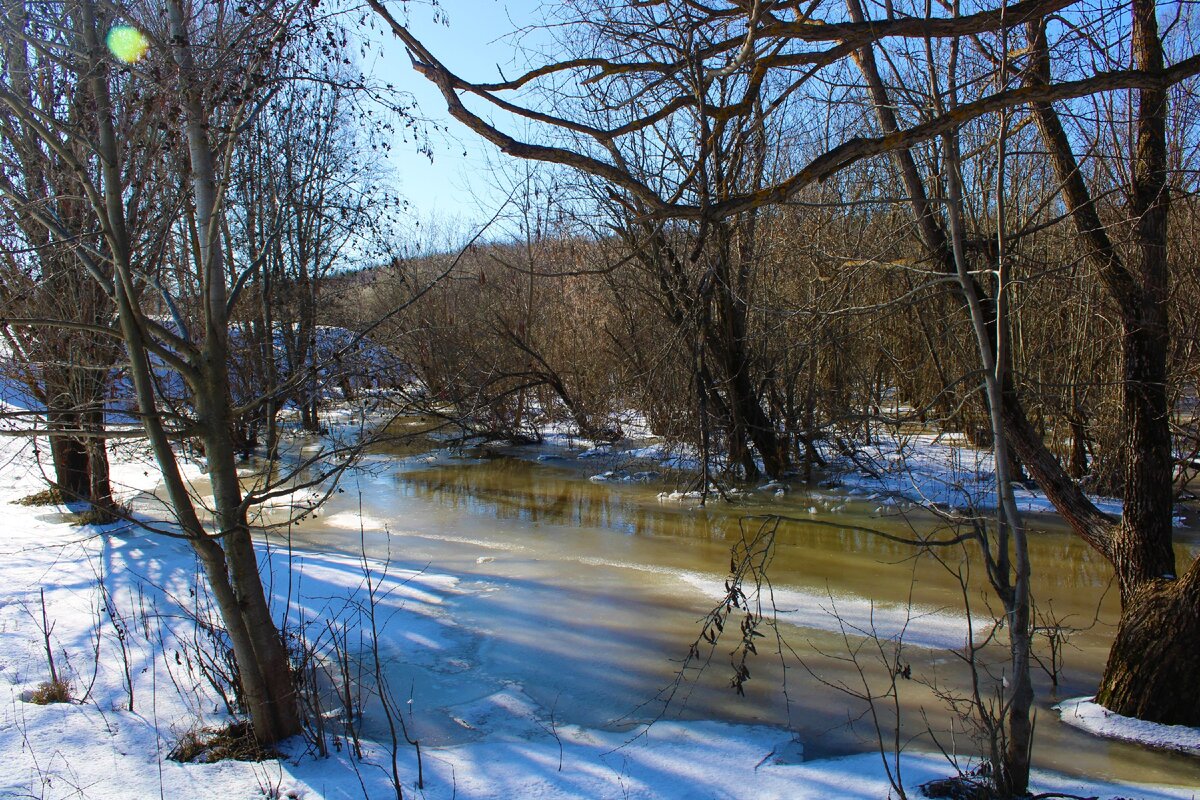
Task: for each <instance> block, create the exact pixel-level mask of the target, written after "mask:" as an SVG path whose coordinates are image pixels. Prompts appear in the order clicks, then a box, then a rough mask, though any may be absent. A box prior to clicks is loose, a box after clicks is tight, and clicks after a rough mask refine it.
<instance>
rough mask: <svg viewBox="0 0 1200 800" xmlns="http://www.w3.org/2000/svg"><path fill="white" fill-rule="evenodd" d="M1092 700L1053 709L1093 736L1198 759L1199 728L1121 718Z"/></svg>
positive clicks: (1070, 703) (1089, 698)
mask: <svg viewBox="0 0 1200 800" xmlns="http://www.w3.org/2000/svg"><path fill="white" fill-rule="evenodd" d="M1094 700H1095V698H1093V697H1076V698H1075V699H1073V700H1066V701H1064V702H1062V703H1059V704H1058V705H1057V706H1055V707H1054V709H1055V710H1056V711H1058V713H1059V715H1060V716H1061V717H1062V720H1063V722H1065V723H1067V724H1068V725H1074V726H1075V727H1077V728H1082V729H1083V730H1085V731H1087V732H1088V733H1092V734H1095V735H1096V736H1105V737H1107V738H1109V739H1122V740H1124V741H1127V742H1140V743H1142V744H1148V745H1151V746H1153V747H1158V748H1161V749H1164V750H1176V751H1178V752H1180V753H1188V754H1189V755H1193V756H1200V728H1189V727H1187V726H1185V725H1162V724H1160V723H1157V722H1146V721H1144V720H1140V719H1133V718H1131V717H1123V716H1121V715H1120V714H1115V713H1113V712H1112V711H1109V710H1108V709H1107V708H1105V707H1104V706H1102V705H1099V704H1097V703H1095V702H1093V701H1094Z"/></svg>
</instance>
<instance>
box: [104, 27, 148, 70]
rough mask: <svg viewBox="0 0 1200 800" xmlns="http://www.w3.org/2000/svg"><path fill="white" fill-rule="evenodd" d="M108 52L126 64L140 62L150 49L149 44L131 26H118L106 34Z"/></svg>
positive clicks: (140, 33)
mask: <svg viewBox="0 0 1200 800" xmlns="http://www.w3.org/2000/svg"><path fill="white" fill-rule="evenodd" d="M106 42H107V44H108V49H109V51H110V52H111V53H112V54H113V55H114V56H116V57H117V58H118V59H119V60H121V61H124V62H125V63H126V64H132V63H134V62H135V61H141V60H142V57H143V56H145V55H146V51H147V50H149V49H150V42H148V41H147V40H146V37H145V36H144V35H143V34H142V32H141V31H139V30H138V29H137V28H135V27H133V26H132V25H118V26H116V27H115V28H113V29H112V30H110V31H109V32H108V38H107V39H106Z"/></svg>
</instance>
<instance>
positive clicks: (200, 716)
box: [0, 440, 1191, 800]
mask: <svg viewBox="0 0 1200 800" xmlns="http://www.w3.org/2000/svg"><path fill="white" fill-rule="evenodd" d="M30 456H31V454H30V452H29V450H28V449H27V448H26V449H24V450H23V451H22V450H21V445H20V443H19V442H17V441H15V440H7V441H0V514H3V515H4V518H5V520H6V521H7V522H8V524H7V525H6V528H7V533H6V536H5V537H4V539H3V543H2V544H0V797H10V796H11V797H22V796H33V797H89V798H100V799H101V800H107V799H108V798H143V797H155V796H161V797H168V796H169V797H178V796H188V797H196V798H209V797H211V798H231V797H232V798H240V797H246V798H249V797H263V796H268V797H289V796H290V797H305V798H320V797H330V798H334V797H337V798H341V797H347V798H353V797H368V798H376V797H388V796H395V793H394V790H393V788H392V787H391V785H390V783H389V773H390V760H391V757H390V753H389V751H388V749H387V748H386V747H385V746H383V745H381V744H379V743H367V745H366V747H365V752H364V755H365V760H364V761H362V762H359V761H357V760H356V759H354V758H351V757H350V756H349V754H348V752H347V750H346V749H344V748H343V749H342V750H341V751H340V752H336V751H335V752H334V753H333V754H332V756H331V757H329V758H316V757H314V756H313V755H312V754H311V753H308V752H307V751H306V748H305V747H304V745H303V743H301V742H295V743H292V744H291V745H290V746H289V747H287V748H286V753H287V755H288V757H287V758H284V759H280V760H277V761H269V762H263V763H260V764H247V763H236V762H224V763H219V764H186V765H185V764H178V763H175V762H172V761H169V760H167V759H166V757H165V756H166V753H167V752H168V751H169V750H170V748H171V746H172V745H173V744H174V743H175V740H176V739H177V738H178V736H179V735H181V734H182V733H183V732H185V731H187V730H189V729H192V728H193V727H195V726H197V725H200V724H204V725H216V724H220V723H221V722H222V721H224V719H225V717H224V716H223V714H222V713H221V711H220V710H219V708H218V709H216V710H214V708H215V700H216V698H214V697H213V696H212V692H211V691H210V690H209V689H207V687H206V686H205V683H204V681H203V679H202V678H200V677H199V676H198V675H197V674H196V673H195V672H194V671H193V670H192V669H189V666H190V662H189V657H190V653H189V652H188V647H189V646H190V645H191V640H190V638H189V637H190V636H192V635H193V632H194V630H195V628H194V626H193V625H191V624H190V623H189V620H188V614H189V612H190V611H191V607H192V604H193V602H194V601H193V600H192V592H193V591H195V589H196V577H195V564H194V559H193V557H192V556H191V554H190V552H189V550H188V548H187V546H186V543H185V542H182V541H179V540H176V539H170V538H165V537H161V536H154V535H152V534H148V533H145V532H143V531H141V530H140V529H135V528H126V527H121V526H111V527H109V528H107V529H103V530H100V529H95V528H83V527H73V526H72V525H71V524H70V523H69V522H68V521H66V520H65V519H64V517H63V513H62V510H61V509H55V508H53V507H40V508H38V507H27V506H18V505H13V504H12V502H13V501H14V500H16V499H17V498H20V497H23V496H25V495H28V494H31V493H33V492H35V491H38V490H40V489H41V488H42V486H41V485H40V483H39V473H38V472H37V471H36V469H32V468H31V463H30ZM193 477H197V473H193ZM114 478H115V481H116V482H117V483H118V484H119V485H121V486H122V487H124V488H123V489H122V494H123V499H125V500H131V499H134V498H135V496H136V495H137V493H138V492H140V491H144V490H147V489H150V488H152V487H153V486H154V485H155V483H156V482H157V480H156V475H155V473H154V470H153V468H152V467H151V465H150V464H149V463H147V462H145V461H144V460H140V457H139V456H138V454H137V451H135V450H134V449H132V448H129V449H123V450H121V451H118V452H115V453H114ZM135 508H136V509H137V510H138V511H139V513H142V514H145V515H150V514H159V515H161V514H162V511H161V509H158V510H157V512H156V509H155V507H154V506H153V505H151V504H150V503H148V502H146V501H145V500H139V501H137V503H136V505H135ZM326 522H327V524H331V525H333V526H334V527H339V528H342V529H346V530H354V529H356V528H358V527H359V526H360V525H361V526H363V527H367V528H378V527H381V526H382V525H383V524H384V523H385V522H386V520H383V519H381V518H376V519H371V518H370V517H369V516H367V517H362V516H361V515H355V514H352V513H346V512H338V513H337V514H336V515H332V516H331V517H329V518H327V519H326ZM446 533H447V534H449V535H455V533H456V532H454V531H447V532H446ZM260 553H261V557H262V563H263V566H264V569H266V570H269V572H270V575H271V576H272V580H269V581H268V583H269V585H270V586H271V587H272V591H273V594H274V597H275V603H276V606H275V607H276V610H277V613H278V614H279V616H280V617H281V618H282V617H284V616H285V612H286V616H287V617H288V620H289V622H290V623H291V624H292V625H295V624H297V623H299V622H301V621H303V622H308V623H309V624H310V626H312V628H313V629H314V630H316V629H320V628H321V627H322V626H323V624H324V621H325V620H328V619H331V618H340V619H342V620H344V621H347V622H353V621H354V620H355V616H354V615H355V614H356V613H357V612H358V610H359V609H360V606H359V605H357V604H358V603H361V602H362V600H363V598H364V596H365V594H366V586H365V583H364V581H365V579H364V576H363V570H362V567H363V563H362V562H360V561H359V560H358V559H355V558H353V557H347V556H337V555H328V554H322V553H315V552H303V551H295V552H291V553H289V552H287V551H283V550H279V549H273V550H270V551H268V550H267V549H265V548H264V549H261V550H260ZM366 563H367V566H369V567H370V568H371V570H372V581H374V587H375V595H376V597H377V598H378V606H377V609H378V611H379V612H380V613H379V614H378V615H377V616H378V618H379V619H380V620H381V622H382V623H384V624H385V625H386V628H385V630H384V632H383V636H384V638H386V639H387V641H388V642H389V645H390V646H389V654H391V653H393V652H394V653H395V654H397V655H398V656H399V657H401V658H404V659H406V660H411V661H412V662H416V663H423V664H427V665H430V666H431V667H435V668H439V669H440V670H441V673H440V675H441V677H442V679H443V680H444V681H446V682H447V683H448V684H453V686H452V691H451V692H450V693H451V694H454V695H456V696H461V697H463V698H464V699H463V700H462V701H461V702H458V703H457V704H456V705H455V706H454V707H453V714H454V718H455V721H456V722H457V723H458V724H459V725H460V726H462V727H463V728H464V730H469V731H471V732H472V733H473V738H471V740H470V741H466V742H463V743H457V744H454V745H452V746H442V747H426V748H425V749H424V772H425V786H426V788H425V790H424V791H423V792H421V791H418V790H417V789H416V786H415V784H416V779H417V772H416V758H415V754H414V753H413V751H412V750H411V749H409V748H402V749H401V751H400V753H399V761H398V765H399V767H398V768H399V772H400V778H401V781H402V782H403V784H404V788H405V792H406V793H407V796H409V797H413V796H424V797H428V798H437V799H438V800H441V799H442V798H447V799H448V798H480V800H483V799H484V798H509V797H512V798H518V797H545V798H623V797H631V798H647V799H649V798H676V797H677V798H685V797H687V798H697V797H698V798H708V797H713V798H716V797H734V798H741V797H745V798H773V797H777V798H830V797H833V798H864V799H865V798H872V799H873V800H875V799H877V798H882V797H886V796H887V795H888V793H889V787H888V784H887V780H886V776H885V774H884V771H883V768H882V765H881V762H880V758H879V756H878V755H876V754H865V755H859V756H853V757H849V758H843V759H834V760H817V761H808V762H805V761H803V747H802V743H794V742H792V741H791V737H790V736H789V734H788V732H787V731H785V730H782V729H779V728H772V727H761V726H758V727H756V726H744V725H731V724H726V723H722V722H715V721H701V722H676V721H662V722H659V723H657V724H655V725H654V726H652V727H651V728H649V729H648V730H646V729H644V728H635V729H632V730H600V729H595V728H584V727H579V726H575V725H564V724H562V723H561V722H559V721H557V720H556V717H555V713H554V709H553V708H552V707H550V708H548V707H546V706H544V705H539V704H538V703H537V702H536V701H534V700H533V699H532V698H531V697H530V695H529V694H528V693H526V692H525V691H524V689H523V687H522V686H521V685H520V684H519V683H517V682H515V681H514V682H512V683H511V684H510V685H508V686H506V687H505V688H504V689H502V690H499V691H486V692H482V693H481V692H480V691H479V690H478V689H477V688H476V684H475V682H474V673H473V665H472V663H471V658H472V655H471V650H470V648H464V647H462V646H461V643H460V641H459V640H460V639H461V637H462V636H463V633H462V631H461V630H460V629H458V628H457V627H456V624H455V619H454V617H453V614H452V609H453V606H454V603H455V600H456V598H457V597H459V595H460V593H461V592H463V591H465V589H464V588H463V586H462V585H460V582H459V580H458V579H457V578H456V577H455V576H453V575H447V574H443V573H442V572H439V568H438V566H437V564H432V565H430V566H429V567H427V568H425V569H422V568H421V567H422V566H423V565H401V566H392V567H390V568H389V569H388V570H387V574H386V575H385V574H384V565H383V564H382V563H379V562H366ZM289 574H290V575H291V580H288V578H287V576H288V575H289ZM101 579H103V585H104V591H103V592H102V591H101V590H100V581H101ZM704 588H705V591H708V590H709V589H711V587H708V586H706V587H704ZM42 589H44V590H45V598H46V609H47V619H48V621H49V623H50V625H52V626H53V627H52V630H51V632H50V638H51V642H52V645H53V647H54V652H55V657H56V661H57V665H58V668H59V669H60V670H61V671H62V672H63V673H64V674H65V675H66V676H67V677H68V679H69V682H70V683H71V684H72V688H73V691H74V693H75V696H76V698H77V702H75V703H72V704H66V705H51V706H37V705H33V704H31V703H28V702H26V701H25V700H24V699H23V696H27V695H26V693H27V692H29V691H31V690H33V689H34V688H35V687H36V686H37V685H38V684H39V683H40V682H41V681H43V680H45V679H46V677H47V671H48V666H47V663H46V658H45V653H44V651H43V644H42V632H41V629H40V625H41V602H40V590H42ZM785 599H786V601H787V603H788V604H790V606H792V607H794V608H795V609H796V611H797V613H798V612H799V611H800V609H801V608H802V607H803V606H802V604H803V603H807V602H810V601H813V598H802V597H795V598H793V597H788V598H785ZM826 599H828V598H826ZM818 601H819V598H818ZM814 602H815V601H814ZM836 602H837V603H838V611H839V612H841V613H843V614H845V613H847V612H849V611H851V610H852V609H850V608H849V607H844V606H843V602H848V601H843V600H842V599H840V598H839V599H837V601H836ZM106 607H108V608H109V609H111V611H108V612H106V611H105V608H106ZM865 611H866V612H867V614H868V616H867V618H866V619H867V620H868V621H869V620H870V618H871V614H872V613H874V614H875V621H876V624H878V623H879V617H878V609H871V608H870V606H869V605H868V607H867V608H866V609H865ZM114 612H115V613H114ZM821 616H825V615H821ZM864 624H866V623H864ZM957 635H961V633H959V634H957ZM122 643H123V644H124V646H125V649H124V650H123V649H122ZM97 648H98V650H97ZM96 653H98V655H95V654H96ZM126 658H128V663H129V665H130V666H129V670H128V675H129V678H130V684H131V685H132V695H133V706H134V710H133V711H129V710H128V705H129V695H130V688H131V687H130V685H129V684H127V682H126V681H127V678H126V669H125V663H126ZM93 673H94V675H95V677H94V679H93ZM89 689H90V691H89ZM480 694H482V695H483V696H480ZM434 702H435V699H433V698H426V697H420V696H418V697H414V703H413V707H414V709H415V710H414V712H413V714H414V716H415V718H416V720H417V722H418V723H419V722H420V716H421V709H422V707H425V708H428V707H430V706H431V705H433V703H434ZM368 713H371V711H370V708H368ZM902 766H903V770H904V777H905V782H906V784H907V785H908V786H910V787H913V786H915V785H916V784H919V783H921V782H923V781H926V780H930V779H933V778H939V777H945V776H946V775H948V774H951V773H952V772H953V769H952V767H951V766H950V765H949V764H948V763H947V762H946V761H945V760H944V759H943V758H942V757H940V756H932V755H921V754H915V753H914V754H910V755H906V757H905V759H904V762H903V765H902ZM1035 784H1036V786H1037V789H1038V791H1057V792H1067V793H1072V794H1079V795H1100V796H1106V797H1109V796H1125V797H1129V796H1136V797H1142V798H1154V799H1155V800H1157V798H1187V797H1191V792H1190V791H1189V790H1184V789H1160V788H1155V787H1148V786H1132V787H1131V786H1126V785H1120V784H1112V783H1103V782H1090V781H1078V780H1073V779H1067V778H1063V777H1059V776H1053V775H1048V774H1041V773H1039V774H1038V775H1037V776H1035Z"/></svg>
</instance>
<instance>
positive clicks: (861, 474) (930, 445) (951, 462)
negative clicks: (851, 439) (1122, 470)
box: [826, 428, 1123, 516]
mask: <svg viewBox="0 0 1200 800" xmlns="http://www.w3.org/2000/svg"><path fill="white" fill-rule="evenodd" d="M826 456H828V457H829V458H831V459H832V460H833V461H834V462H835V463H837V464H839V466H840V468H841V473H840V474H839V476H838V482H839V483H840V485H841V486H842V487H843V488H844V489H849V490H851V491H853V490H860V491H863V492H874V493H876V494H877V495H881V496H882V500H881V503H880V506H881V509H880V510H881V511H882V510H883V509H884V508H886V507H887V506H893V505H897V504H899V503H904V502H914V503H923V504H932V505H938V506H942V507H945V508H959V509H965V508H980V509H982V508H995V507H996V485H995V477H994V475H995V460H994V458H993V456H992V454H991V453H989V452H986V451H984V450H979V449H977V448H974V447H971V446H970V445H969V444H967V443H966V442H965V441H964V440H963V438H962V436H961V435H955V434H940V435H937V434H931V433H921V434H901V433H897V432H895V431H892V430H888V429H882V428H881V429H879V430H877V431H875V438H874V440H873V442H872V443H871V444H869V445H860V450H859V453H858V458H859V459H860V460H861V461H863V462H864V463H866V464H867V465H868V466H869V467H870V468H871V469H872V470H873V471H874V472H876V473H877V475H878V477H876V476H872V475H870V474H867V472H865V471H863V470H862V469H861V468H858V467H857V466H856V465H854V464H853V463H852V462H851V461H850V459H849V458H846V457H844V456H839V455H837V454H835V453H826ZM1013 489H1014V494H1015V496H1016V501H1017V507H1018V508H1019V509H1020V510H1021V511H1027V512H1039V513H1052V512H1053V511H1054V504H1053V503H1051V502H1050V500H1049V498H1047V497H1046V495H1045V494H1044V493H1043V492H1041V491H1039V490H1037V489H1036V488H1032V487H1026V486H1023V485H1020V484H1014V487H1013ZM1092 501H1093V502H1094V503H1095V504H1096V507H1097V508H1099V509H1100V510H1101V511H1104V512H1106V513H1108V514H1113V515H1116V516H1119V515H1120V514H1121V511H1122V507H1123V506H1122V503H1121V501H1120V500H1117V499H1115V498H1109V497H1093V498H1092Z"/></svg>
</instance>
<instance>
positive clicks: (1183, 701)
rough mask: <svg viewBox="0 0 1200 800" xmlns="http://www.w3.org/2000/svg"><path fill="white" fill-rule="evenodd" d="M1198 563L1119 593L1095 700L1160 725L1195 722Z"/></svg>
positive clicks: (1199, 701) (1199, 688) (1199, 660)
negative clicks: (1181, 575)
mask: <svg viewBox="0 0 1200 800" xmlns="http://www.w3.org/2000/svg"><path fill="white" fill-rule="evenodd" d="M1197 642H1200V565H1196V566H1193V567H1192V569H1191V570H1190V574H1189V576H1188V577H1187V578H1186V579H1184V580H1167V579H1165V578H1159V579H1157V580H1152V581H1147V582H1145V583H1142V584H1141V585H1140V586H1139V587H1138V588H1137V589H1135V590H1134V591H1133V592H1132V593H1130V594H1129V595H1128V596H1127V597H1126V598H1125V605H1124V608H1123V609H1122V611H1121V622H1120V624H1119V625H1118V627H1117V636H1116V640H1115V641H1114V642H1113V646H1112V650H1110V651H1109V654H1108V664H1107V665H1106V666H1105V668H1104V677H1103V678H1102V679H1101V682H1100V691H1099V692H1098V693H1097V695H1096V702H1098V703H1099V704H1100V705H1102V706H1104V707H1105V708H1107V709H1109V710H1111V711H1113V712H1115V713H1117V714H1121V715H1122V716H1126V717H1136V718H1137V719H1144V720H1152V721H1154V722H1161V723H1163V724H1165V725H1190V726H1195V725H1197V724H1198V723H1200V680H1197V676H1198V675H1200V647H1197Z"/></svg>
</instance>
